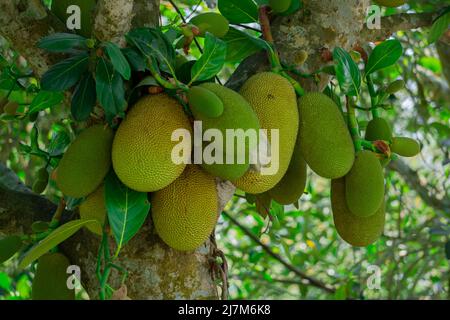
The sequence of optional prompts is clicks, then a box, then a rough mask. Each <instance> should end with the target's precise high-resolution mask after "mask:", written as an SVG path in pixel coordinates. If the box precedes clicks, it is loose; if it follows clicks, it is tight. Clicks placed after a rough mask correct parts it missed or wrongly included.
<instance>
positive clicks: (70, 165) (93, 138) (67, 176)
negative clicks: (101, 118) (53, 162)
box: [56, 124, 114, 198]
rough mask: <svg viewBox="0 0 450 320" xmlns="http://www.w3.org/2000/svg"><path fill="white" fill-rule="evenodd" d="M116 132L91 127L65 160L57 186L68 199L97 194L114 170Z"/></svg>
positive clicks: (74, 143)
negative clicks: (114, 138)
mask: <svg viewBox="0 0 450 320" xmlns="http://www.w3.org/2000/svg"><path fill="white" fill-rule="evenodd" d="M113 137H114V133H113V131H112V130H111V129H110V128H109V127H108V128H105V127H104V126H103V125H100V124H98V125H94V126H92V127H90V128H87V129H86V130H84V131H83V132H81V134H80V135H79V136H78V137H77V138H76V139H75V141H74V142H73V143H72V144H71V145H70V147H69V148H68V149H67V151H66V153H65V154H64V156H63V158H62V159H61V161H60V163H59V166H58V174H57V177H56V183H57V185H58V187H59V189H60V190H61V191H62V193H64V194H65V195H66V196H70V197H73V198H82V197H85V196H87V195H88V194H90V193H92V192H94V191H95V190H96V189H97V188H98V187H99V186H100V184H101V183H102V182H103V179H104V178H105V176H106V174H107V173H108V171H109V168H110V167H111V145H112V141H113Z"/></svg>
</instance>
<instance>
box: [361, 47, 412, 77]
mask: <svg viewBox="0 0 450 320" xmlns="http://www.w3.org/2000/svg"><path fill="white" fill-rule="evenodd" d="M402 54H403V48H402V44H401V43H400V41H398V40H387V41H384V42H382V43H380V44H379V45H378V46H376V47H375V49H373V51H372V53H371V54H370V56H369V61H368V62H367V65H366V75H368V74H371V73H373V72H375V71H378V70H380V69H383V68H386V67H389V66H391V65H393V64H395V63H396V62H397V60H398V59H399V58H400V57H401V56H402Z"/></svg>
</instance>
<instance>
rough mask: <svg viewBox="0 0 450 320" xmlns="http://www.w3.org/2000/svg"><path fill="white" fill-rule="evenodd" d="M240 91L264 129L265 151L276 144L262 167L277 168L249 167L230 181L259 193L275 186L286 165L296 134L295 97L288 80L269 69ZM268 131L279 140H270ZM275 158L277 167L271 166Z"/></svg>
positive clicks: (287, 165) (256, 76) (285, 169)
mask: <svg viewBox="0 0 450 320" xmlns="http://www.w3.org/2000/svg"><path fill="white" fill-rule="evenodd" d="M240 93H241V95H242V96H243V97H244V98H245V99H247V101H248V102H249V103H250V105H251V107H252V108H253V110H254V111H255V112H256V114H257V116H258V118H259V122H260V124H261V129H263V130H267V139H268V143H269V150H270V148H271V146H272V145H273V144H275V143H276V142H278V146H279V152H278V155H271V156H272V161H270V163H269V164H268V165H267V166H265V167H267V168H271V167H272V168H276V167H278V170H277V171H276V172H275V173H274V174H262V173H261V171H258V170H255V169H254V168H250V170H249V171H248V172H247V173H246V174H245V175H244V176H243V177H241V178H240V179H238V180H235V181H232V182H233V184H234V185H235V186H236V187H238V188H239V189H241V190H243V191H245V192H247V193H252V194H259V193H263V192H266V191H268V190H270V189H272V188H273V187H275V185H276V184H277V183H278V182H280V180H281V179H282V178H283V176H284V174H285V173H286V171H287V169H288V167H289V163H290V161H291V157H292V153H293V152H294V147H295V142H296V139H297V133H298V107H297V102H296V99H297V97H296V94H295V90H294V88H293V87H292V85H291V83H290V82H289V81H288V80H287V79H285V78H284V77H282V76H280V75H278V74H276V73H272V72H262V73H258V74H256V75H254V76H252V77H250V78H249V79H248V80H247V81H246V82H245V83H244V85H243V86H242V88H241V91H240ZM272 130H278V136H279V141H275V140H274V141H272ZM275 133H276V132H275ZM259 151H261V150H259ZM276 159H278V166H277V165H275V160H276Z"/></svg>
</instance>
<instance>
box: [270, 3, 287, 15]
mask: <svg viewBox="0 0 450 320" xmlns="http://www.w3.org/2000/svg"><path fill="white" fill-rule="evenodd" d="M291 2H292V0H269V6H270V7H271V8H272V10H273V12H275V13H283V12H285V11H287V10H288V9H289V7H290V6H291Z"/></svg>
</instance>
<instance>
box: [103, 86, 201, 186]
mask: <svg viewBox="0 0 450 320" xmlns="http://www.w3.org/2000/svg"><path fill="white" fill-rule="evenodd" d="M178 129H184V130H187V131H188V132H189V133H190V135H191V137H192V127H191V124H190V122H189V118H188V117H187V115H186V114H185V113H184V111H183V107H182V106H181V105H180V104H179V103H178V102H177V101H176V100H175V99H173V98H171V97H169V96H168V95H167V94H159V95H150V96H146V97H144V98H142V99H141V100H139V101H138V102H137V103H136V105H134V106H133V107H132V108H131V110H130V111H129V112H128V114H127V117H126V118H125V120H123V121H122V123H121V124H120V126H119V129H118V130H117V133H116V136H115V138H114V142H113V148H112V162H113V167H114V171H115V172H116V174H117V176H118V177H119V179H120V180H121V181H122V182H123V183H124V184H125V185H126V186H128V187H129V188H131V189H133V190H136V191H140V192H153V191H157V190H160V189H162V188H164V187H166V186H168V185H169V184H170V183H172V182H173V181H174V180H175V179H176V178H178V177H179V176H180V174H181V173H182V172H183V171H184V169H185V167H186V164H185V163H180V164H176V163H174V162H173V160H172V150H173V149H174V147H175V146H176V145H177V144H179V142H177V141H172V133H173V132H174V131H175V130H178ZM187 152H189V155H190V153H191V150H188V151H187Z"/></svg>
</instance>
